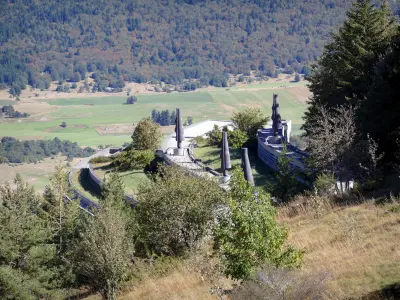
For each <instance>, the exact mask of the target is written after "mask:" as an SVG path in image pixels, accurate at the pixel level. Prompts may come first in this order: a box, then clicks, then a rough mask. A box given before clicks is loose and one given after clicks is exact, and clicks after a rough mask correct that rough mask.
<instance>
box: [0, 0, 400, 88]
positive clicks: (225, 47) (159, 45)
mask: <svg viewBox="0 0 400 300" xmlns="http://www.w3.org/2000/svg"><path fill="white" fill-rule="evenodd" d="M378 2H379V1H374V3H378ZM388 2H390V4H393V6H394V7H395V8H398V5H397V4H396V3H395V1H388ZM349 3H350V1H342V0H330V1H328V0H310V1H282V0H251V1H243V0H229V1H228V0H218V1H216V0H215V1H214V0H209V1H193V0H170V1H167V2H163V3H160V1H157V0H147V1H137V0H122V1H103V0H101V1H98V0H86V1H72V2H71V1H57V0H49V1H5V2H4V3H3V5H2V8H3V10H4V11H6V12H7V13H4V14H2V18H1V19H0V51H1V53H0V55H1V56H2V57H1V59H0V83H2V84H3V87H5V86H8V87H11V88H12V89H13V90H12V92H13V93H15V92H18V90H19V89H20V88H24V86H25V85H26V84H30V85H33V86H35V87H39V88H47V87H48V86H49V82H50V80H53V81H58V80H59V81H70V82H77V81H79V80H82V79H84V78H85V76H86V72H94V74H93V78H94V79H95V83H94V85H93V86H92V87H91V88H92V90H93V91H103V90H104V89H105V87H111V88H122V87H123V86H124V81H125V82H126V81H134V82H139V83H140V82H153V81H154V82H157V81H163V82H165V83H167V84H184V89H185V90H193V89H194V88H196V87H198V86H204V85H208V84H210V85H214V86H226V84H227V80H228V78H229V76H228V74H245V75H247V74H249V72H250V71H254V72H255V73H256V75H257V76H260V77H261V76H268V77H273V76H276V75H277V74H278V73H280V72H286V73H290V74H292V73H293V72H297V73H305V74H308V72H309V70H310V69H309V65H310V64H312V63H314V62H315V61H316V59H317V58H318V57H319V56H320V55H321V54H322V50H323V47H324V45H325V43H326V42H327V40H328V38H327V37H328V36H329V35H328V33H329V32H330V31H331V29H332V28H335V26H337V25H338V24H340V23H341V22H342V21H343V20H344V17H345V11H346V9H347V7H348V5H349ZM396 11H397V10H396ZM21 44H23V47H20V45H21ZM187 79H189V80H190V81H189V82H188V81H187ZM185 83H186V84H185ZM15 89H16V90H15Z"/></svg>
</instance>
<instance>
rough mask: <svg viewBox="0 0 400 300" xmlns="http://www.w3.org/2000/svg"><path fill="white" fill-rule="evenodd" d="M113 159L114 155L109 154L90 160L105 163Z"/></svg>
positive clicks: (94, 162) (95, 162)
mask: <svg viewBox="0 0 400 300" xmlns="http://www.w3.org/2000/svg"><path fill="white" fill-rule="evenodd" d="M110 161H112V157H109V156H97V157H93V158H92V159H91V160H90V163H92V164H100V163H105V162H110Z"/></svg>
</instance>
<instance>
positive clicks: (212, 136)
mask: <svg viewBox="0 0 400 300" xmlns="http://www.w3.org/2000/svg"><path fill="white" fill-rule="evenodd" d="M206 136H207V142H208V144H209V145H211V146H220V145H221V141H222V131H221V129H220V128H219V127H218V125H214V128H213V129H212V130H211V131H209V132H207V133H206Z"/></svg>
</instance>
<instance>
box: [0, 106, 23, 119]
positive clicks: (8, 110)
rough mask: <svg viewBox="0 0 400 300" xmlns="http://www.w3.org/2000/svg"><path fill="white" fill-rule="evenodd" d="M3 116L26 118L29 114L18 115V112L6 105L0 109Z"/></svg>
mask: <svg viewBox="0 0 400 300" xmlns="http://www.w3.org/2000/svg"><path fill="white" fill-rule="evenodd" d="M1 111H2V112H3V114H5V115H6V116H7V117H8V118H27V117H29V114H27V113H20V112H19V111H16V110H14V107H13V106H12V105H6V106H3V107H2V108H1Z"/></svg>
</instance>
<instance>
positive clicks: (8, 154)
mask: <svg viewBox="0 0 400 300" xmlns="http://www.w3.org/2000/svg"><path fill="white" fill-rule="evenodd" d="M94 152H95V150H94V149H92V148H89V147H87V148H84V149H82V148H80V147H79V146H78V144H77V143H73V142H70V141H61V140H60V139H58V138H55V139H53V140H43V141H18V140H16V139H15V138H13V137H3V138H2V139H1V143H0V163H35V162H38V161H40V160H42V159H44V158H46V157H51V156H53V155H57V154H62V155H65V156H67V157H68V159H72V158H73V157H87V156H90V155H92V154H93V153H94Z"/></svg>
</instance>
